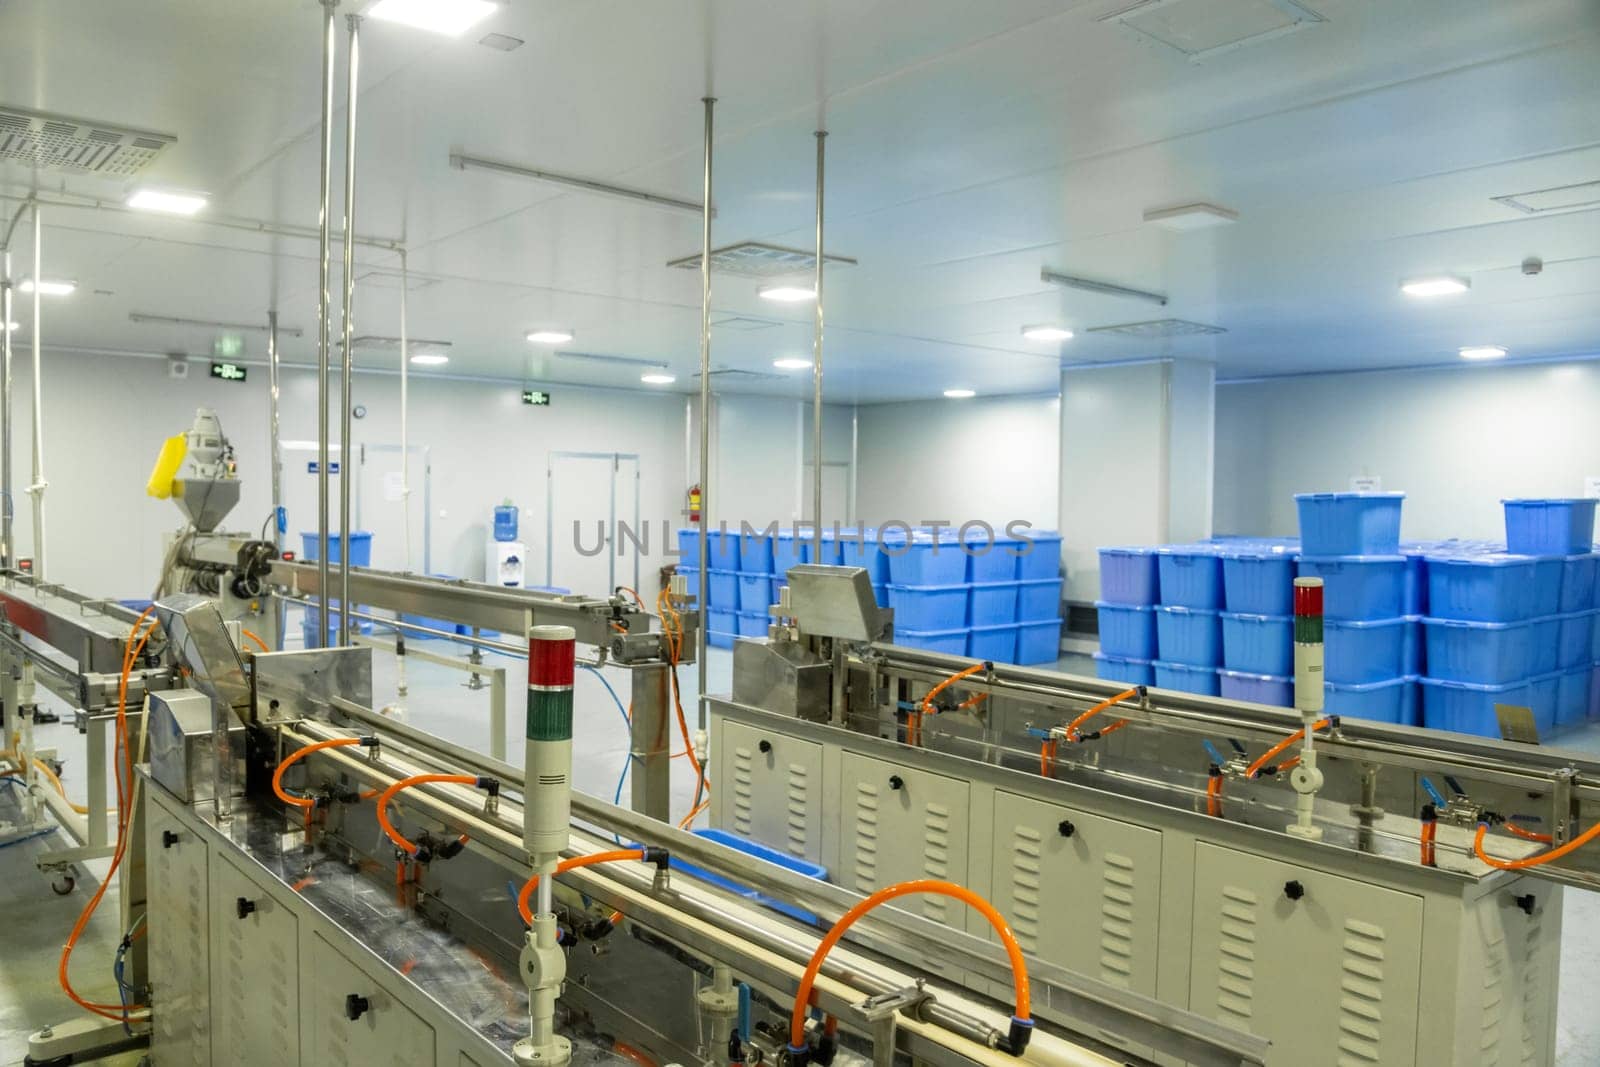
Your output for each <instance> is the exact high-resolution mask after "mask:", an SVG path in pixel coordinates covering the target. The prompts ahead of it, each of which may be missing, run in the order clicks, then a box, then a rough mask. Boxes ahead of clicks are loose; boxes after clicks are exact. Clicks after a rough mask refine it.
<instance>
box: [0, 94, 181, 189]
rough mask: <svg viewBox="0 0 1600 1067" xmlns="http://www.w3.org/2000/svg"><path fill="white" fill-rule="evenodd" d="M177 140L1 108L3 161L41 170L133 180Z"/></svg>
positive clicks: (105, 124)
mask: <svg viewBox="0 0 1600 1067" xmlns="http://www.w3.org/2000/svg"><path fill="white" fill-rule="evenodd" d="M176 140H177V138H176V137H172V136H170V135H168V134H164V133H146V132H144V131H141V130H130V129H126V128H124V127H121V126H116V125H113V124H111V123H105V122H89V121H87V120H85V119H74V118H68V117H66V116H65V115H49V114H45V113H44V112H42V111H27V110H25V109H23V108H16V107H7V106H0V160H4V161H7V162H16V163H21V164H22V165H23V166H26V167H29V168H33V169H38V170H47V171H68V172H71V173H74V174H100V175H105V176H106V177H111V178H132V177H134V176H136V175H138V174H141V173H143V172H144V170H145V168H146V167H148V166H149V165H150V164H151V163H152V162H154V160H155V158H156V156H158V155H160V154H161V150H162V149H164V148H166V147H167V146H168V145H169V144H172V143H173V142H174V141H176Z"/></svg>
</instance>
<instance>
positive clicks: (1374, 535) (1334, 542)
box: [1294, 493, 1406, 615]
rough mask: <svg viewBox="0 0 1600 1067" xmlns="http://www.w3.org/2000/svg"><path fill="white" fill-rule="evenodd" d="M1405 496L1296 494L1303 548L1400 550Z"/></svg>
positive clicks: (1361, 552)
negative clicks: (1402, 504) (1401, 509)
mask: <svg viewBox="0 0 1600 1067" xmlns="http://www.w3.org/2000/svg"><path fill="white" fill-rule="evenodd" d="M1405 498H1406V495H1405V494H1404V493H1296V494H1295V496H1294V503H1295V508H1296V509H1297V510H1298V512H1299V514H1300V550H1301V551H1302V552H1304V553H1305V554H1306V555H1308V556H1391V555H1394V554H1396V553H1398V552H1399V551H1400V505H1401V503H1402V502H1403V501H1404V500H1405ZM1394 614H1396V615H1398V614H1400V613H1399V612H1398V611H1396V612H1394Z"/></svg>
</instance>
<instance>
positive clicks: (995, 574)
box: [957, 527, 1022, 582]
mask: <svg viewBox="0 0 1600 1067" xmlns="http://www.w3.org/2000/svg"><path fill="white" fill-rule="evenodd" d="M957 534H958V535H959V534H961V531H959V530H958V531H957ZM1021 545H1022V539H1021V538H1017V537H1012V536H1010V535H1009V534H1005V533H1001V532H999V531H996V530H990V531H987V532H986V531H984V530H983V529H982V528H981V527H980V528H971V529H968V530H967V531H966V533H965V535H964V539H963V543H962V549H963V550H964V551H965V552H966V556H967V581H969V582H1009V581H1014V580H1016V577H1017V558H1018V557H1017V553H1018V551H1020V546H1021Z"/></svg>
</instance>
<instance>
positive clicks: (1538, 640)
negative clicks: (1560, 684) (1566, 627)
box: [1527, 615, 1561, 674]
mask: <svg viewBox="0 0 1600 1067" xmlns="http://www.w3.org/2000/svg"><path fill="white" fill-rule="evenodd" d="M1560 663H1561V616H1559V615H1546V616H1545V617H1544V618H1542V619H1529V620H1528V670H1527V673H1528V674H1552V673H1554V672H1555V671H1556V670H1558V669H1559V666H1560Z"/></svg>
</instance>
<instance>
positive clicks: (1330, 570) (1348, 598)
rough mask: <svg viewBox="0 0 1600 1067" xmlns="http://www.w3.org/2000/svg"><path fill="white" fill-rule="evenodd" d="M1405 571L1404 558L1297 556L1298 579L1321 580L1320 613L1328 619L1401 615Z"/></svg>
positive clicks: (1393, 616) (1376, 617) (1383, 617)
mask: <svg viewBox="0 0 1600 1067" xmlns="http://www.w3.org/2000/svg"><path fill="white" fill-rule="evenodd" d="M1405 571H1406V558H1405V557H1404V556H1301V557H1300V576H1301V577H1302V578H1321V579H1322V612H1323V616H1324V617H1325V618H1329V619H1393V618H1396V617H1398V616H1400V615H1403V614H1404V612H1403V611H1402V610H1401V609H1402V608H1403V607H1404V606H1405ZM1430 574H1431V572H1430Z"/></svg>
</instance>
